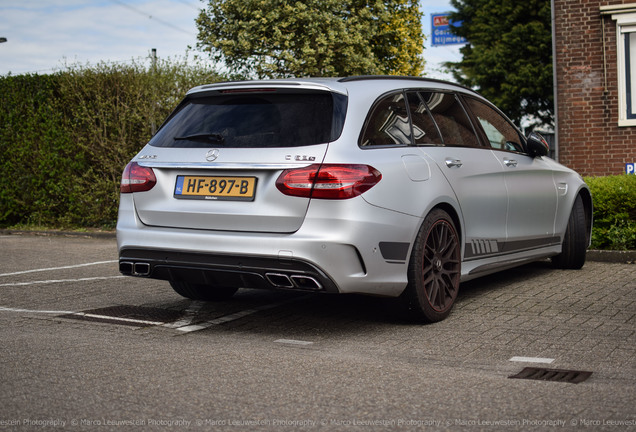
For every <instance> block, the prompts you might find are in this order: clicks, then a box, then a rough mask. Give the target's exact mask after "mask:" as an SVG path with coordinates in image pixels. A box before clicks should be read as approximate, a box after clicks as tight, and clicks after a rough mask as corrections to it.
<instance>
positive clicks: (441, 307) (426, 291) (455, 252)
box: [402, 209, 461, 323]
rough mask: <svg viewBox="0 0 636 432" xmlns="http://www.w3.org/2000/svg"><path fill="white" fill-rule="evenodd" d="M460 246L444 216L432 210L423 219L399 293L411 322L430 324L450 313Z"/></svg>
mask: <svg viewBox="0 0 636 432" xmlns="http://www.w3.org/2000/svg"><path fill="white" fill-rule="evenodd" d="M460 245H461V242H460V238H459V236H458V235H457V230H456V229H455V224H454V223H453V220H452V219H451V217H450V216H449V215H448V213H446V212H445V211H443V210H441V209H435V210H433V211H432V212H431V213H429V214H428V216H426V218H425V219H424V222H423V223H422V227H421V228H420V231H419V233H418V235H417V238H416V239H415V244H414V246H413V252H412V253H411V259H410V261H409V268H408V285H407V287H406V289H405V290H404V293H403V294H402V297H403V301H404V302H405V304H406V307H407V309H408V312H409V313H410V315H411V316H412V317H413V318H414V319H416V320H418V321H424V322H429V323H433V322H437V321H441V320H443V319H445V318H446V317H447V316H448V315H449V314H450V312H451V309H452V308H453V304H454V303H455V299H456V298H457V293H458V291H459V278H460V275H461V246H460Z"/></svg>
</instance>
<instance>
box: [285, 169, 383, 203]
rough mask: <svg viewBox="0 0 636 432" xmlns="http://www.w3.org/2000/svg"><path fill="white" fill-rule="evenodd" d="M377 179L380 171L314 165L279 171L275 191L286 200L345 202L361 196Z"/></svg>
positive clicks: (378, 179)
mask: <svg viewBox="0 0 636 432" xmlns="http://www.w3.org/2000/svg"><path fill="white" fill-rule="evenodd" d="M381 179H382V174H381V173H380V171H378V170H377V169H375V168H373V167H372V166H369V165H339V164H323V165H319V164H314V165H310V166H307V167H304V168H294V169H288V170H285V171H283V172H282V173H281V175H280V176H279V177H278V180H276V187H277V188H278V190H280V191H281V192H282V193H284V194H285V195H290V196H297V197H304V198H319V199H349V198H353V197H357V196H358V195H362V194H363V193H364V192H366V191H368V190H369V189H371V188H372V187H373V186H375V185H376V184H378V182H379V181H380V180H381Z"/></svg>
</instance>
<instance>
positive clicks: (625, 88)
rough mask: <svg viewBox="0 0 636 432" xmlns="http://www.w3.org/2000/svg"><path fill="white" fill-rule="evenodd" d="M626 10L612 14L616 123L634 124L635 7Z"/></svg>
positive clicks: (635, 119) (635, 69) (635, 89)
mask: <svg viewBox="0 0 636 432" xmlns="http://www.w3.org/2000/svg"><path fill="white" fill-rule="evenodd" d="M627 11H628V12H629V13H616V14H612V19H613V20H615V21H616V40H617V47H616V48H617V58H618V65H617V66H618V104H619V115H618V125H619V126H636V9H628V10H627ZM627 11H626V12H627ZM621 12H623V11H621Z"/></svg>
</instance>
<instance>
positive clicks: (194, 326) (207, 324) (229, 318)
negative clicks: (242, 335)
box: [177, 296, 307, 333]
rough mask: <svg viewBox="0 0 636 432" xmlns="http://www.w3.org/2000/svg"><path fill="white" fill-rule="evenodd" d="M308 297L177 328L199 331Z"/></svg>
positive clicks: (187, 331)
mask: <svg viewBox="0 0 636 432" xmlns="http://www.w3.org/2000/svg"><path fill="white" fill-rule="evenodd" d="M306 297H307V296H302V297H297V298H293V299H290V300H285V301H281V302H278V303H270V304H266V305H263V306H258V307H255V308H253V309H246V310H242V311H238V312H235V313H233V314H229V315H225V316H222V317H219V318H215V319H213V320H210V321H205V322H202V323H199V324H192V325H186V326H184V327H178V328H177V330H178V331H180V332H182V333H191V332H195V331H199V330H205V329H207V328H210V327H212V326H215V325H221V324H226V323H229V322H231V321H236V320H238V319H241V318H243V317H246V316H248V315H252V314H255V313H257V312H261V311H264V310H268V309H273V308H275V307H278V306H282V305H284V304H288V303H294V302H297V301H300V300H302V299H304V298H306Z"/></svg>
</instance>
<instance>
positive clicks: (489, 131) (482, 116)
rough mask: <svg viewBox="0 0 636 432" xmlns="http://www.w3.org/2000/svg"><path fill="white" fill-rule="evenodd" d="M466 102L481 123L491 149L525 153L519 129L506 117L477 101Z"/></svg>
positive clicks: (471, 99)
mask: <svg viewBox="0 0 636 432" xmlns="http://www.w3.org/2000/svg"><path fill="white" fill-rule="evenodd" d="M465 100H466V103H467V104H468V107H469V108H470V110H471V111H472V112H473V114H474V116H475V117H476V118H477V120H478V121H479V123H480V125H481V127H482V129H483V131H484V133H485V135H486V137H487V139H488V143H489V144H490V147H492V148H494V149H497V150H509V151H515V152H523V145H522V144H521V137H520V136H519V133H518V132H517V129H516V128H515V127H514V126H513V125H512V124H510V122H509V121H508V120H506V118H505V117H503V116H502V115H501V114H499V113H498V112H497V111H495V110H494V109H492V108H491V107H490V106H488V105H486V104H485V103H483V102H481V101H478V100H477V99H473V98H469V97H467V98H465Z"/></svg>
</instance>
